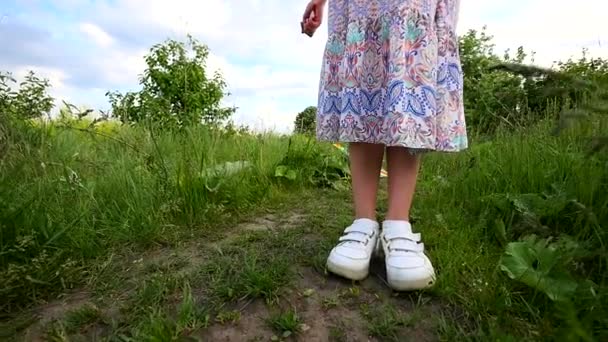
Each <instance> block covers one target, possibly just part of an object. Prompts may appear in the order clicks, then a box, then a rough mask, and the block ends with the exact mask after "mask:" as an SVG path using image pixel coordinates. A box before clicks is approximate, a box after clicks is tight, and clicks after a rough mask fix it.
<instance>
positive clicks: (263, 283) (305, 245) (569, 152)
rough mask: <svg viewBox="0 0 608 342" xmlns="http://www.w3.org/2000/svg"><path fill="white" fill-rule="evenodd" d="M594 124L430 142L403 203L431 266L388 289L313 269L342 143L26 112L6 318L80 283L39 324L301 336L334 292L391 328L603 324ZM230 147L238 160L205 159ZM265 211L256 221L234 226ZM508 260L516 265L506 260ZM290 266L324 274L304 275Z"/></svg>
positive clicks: (12, 160) (9, 240)
mask: <svg viewBox="0 0 608 342" xmlns="http://www.w3.org/2000/svg"><path fill="white" fill-rule="evenodd" d="M598 127H601V126H593V125H590V126H582V127H578V128H574V129H573V130H571V131H567V132H565V134H563V135H561V136H559V137H553V136H551V135H549V131H550V127H549V126H548V125H547V124H542V125H539V126H536V127H531V128H527V129H522V130H521V131H520V132H518V133H509V134H506V133H500V134H498V135H497V136H495V137H493V139H491V140H489V141H486V142H484V143H479V144H478V143H476V142H475V141H473V143H472V146H471V148H470V149H469V150H467V151H465V152H463V153H459V154H447V155H446V154H430V155H427V156H425V157H424V161H423V166H422V169H421V174H420V180H419V186H418V191H417V194H416V197H415V200H414V206H413V208H412V218H413V222H414V227H415V229H416V230H417V231H419V232H421V233H422V236H423V239H424V242H425V246H426V247H427V250H428V253H429V255H430V257H431V259H432V261H433V263H434V265H435V267H436V269H437V273H438V275H439V279H438V282H437V285H436V287H435V288H433V289H431V290H428V291H422V292H419V293H414V294H400V295H396V296H395V295H393V294H392V293H391V292H390V291H389V290H388V289H387V290H386V291H384V292H383V290H379V289H386V286H384V284H382V283H381V282H379V281H378V280H377V279H376V278H374V277H373V276H371V277H370V279H368V280H366V281H364V282H354V283H353V282H348V281H342V282H340V281H337V280H336V279H335V278H334V277H332V276H330V275H328V274H327V272H326V270H325V259H326V257H327V253H328V252H329V250H330V249H331V247H333V245H334V244H335V241H336V239H337V238H338V236H339V235H340V234H341V232H342V230H343V229H344V227H345V226H346V225H348V224H349V223H350V222H351V220H352V216H351V215H352V199H351V197H350V193H349V191H348V188H345V187H344V185H345V184H348V183H343V182H339V181H338V180H339V179H340V177H342V176H344V175H345V174H346V171H347V170H346V168H345V164H344V163H345V161H344V159H343V157H342V156H341V155H340V152H338V151H336V150H333V149H332V148H331V146H328V145H327V144H318V143H315V142H314V141H311V140H308V139H305V138H303V137H299V136H296V137H293V138H291V139H290V138H289V137H280V136H273V135H235V134H233V133H229V132H219V131H209V130H206V129H204V128H199V129H193V130H189V131H186V132H184V133H182V134H171V133H169V132H160V131H158V132H155V133H154V134H152V135H151V134H150V133H149V132H148V131H146V130H144V129H138V128H125V127H123V128H113V129H112V130H110V128H107V127H106V128H104V130H103V132H105V133H107V134H109V135H110V136H111V137H112V139H108V138H106V137H103V136H99V135H93V136H90V135H88V134H87V133H85V132H82V131H77V130H73V129H68V130H63V129H59V128H58V127H55V126H48V127H41V128H38V129H36V130H33V131H28V132H26V133H24V134H27V137H26V138H24V139H25V143H22V144H20V145H14V146H12V148H11V150H10V151H9V153H8V154H7V155H6V156H5V157H4V158H3V159H2V160H1V162H0V225H1V226H2V227H1V228H2V230H1V235H0V247H1V250H0V295H1V296H2V301H0V303H1V305H2V306H1V307H0V308H1V310H2V315H3V320H6V322H7V323H6V325H4V324H3V326H2V328H4V327H11V328H13V329H12V330H11V331H12V332H13V333H15V332H16V331H15V330H20V331H22V330H25V328H26V327H27V324H25V323H23V324H17V323H16V322H29V318H28V317H30V314H29V311H28V309H30V308H39V307H40V305H41V304H44V303H45V302H46V301H52V300H54V299H55V298H57V297H61V296H62V295H63V296H65V298H68V299H69V298H70V293H71V292H72V290H76V292H78V291H79V290H82V289H86V290H87V292H90V293H91V294H90V298H88V299H87V300H86V301H85V303H82V304H79V303H76V304H77V305H73V306H72V307H71V309H70V310H68V311H67V312H66V313H64V314H63V315H62V317H61V318H59V319H57V320H56V321H54V322H52V323H49V324H48V326H46V327H41V328H40V329H41V330H42V331H44V332H45V334H46V335H45V336H47V338H48V339H49V340H62V339H65V338H66V336H72V337H74V336H81V337H82V336H84V337H85V339H86V337H87V336H88V337H89V338H90V337H91V336H92V335H91V334H92V333H93V332H95V331H97V332H98V333H99V336H98V337H99V338H100V339H101V340H108V341H114V340H121V338H122V337H125V336H126V337H129V338H132V339H134V340H178V339H180V338H183V337H186V336H191V337H200V336H203V337H204V336H205V335H204V334H205V333H206V332H208V331H209V329H210V327H212V326H214V325H220V326H221V327H222V328H223V329H229V327H231V326H238V325H240V324H248V322H249V321H250V320H249V319H248V318H249V317H251V315H252V314H256V315H258V314H259V315H260V316H259V318H258V319H259V321H260V322H265V324H262V325H261V326H265V327H266V328H267V329H269V330H270V331H269V332H268V333H269V334H274V335H276V336H277V337H279V338H287V336H283V334H285V335H295V334H302V335H303V336H305V334H306V333H307V332H306V331H300V328H301V327H303V326H305V324H308V325H310V324H311V322H307V321H306V320H307V317H315V314H321V313H320V312H316V313H314V314H313V312H312V311H310V310H321V311H322V312H323V314H325V315H332V314H336V315H338V314H339V313H340V312H344V311H341V310H347V312H350V313H353V314H354V315H358V317H359V316H360V317H361V319H362V322H364V323H362V327H363V328H362V329H364V330H365V334H369V335H372V336H375V337H377V338H379V339H389V340H390V339H393V340H402V339H403V337H404V336H410V335H409V334H411V333H412V331H418V332H419V331H423V332H424V333H425V334H428V335H429V336H435V337H437V338H441V339H444V340H501V341H510V340H514V341H515V340H517V341H519V340H551V339H555V338H557V337H562V338H563V339H565V340H569V341H570V340H571V341H579V340H580V341H594V340H598V341H599V340H602V339H605V338H606V337H607V335H606V327H608V319H607V318H606V317H608V315H607V313H606V308H607V307H608V305H607V304H608V303H607V299H606V298H607V292H606V274H607V272H606V262H607V260H606V255H607V254H606V248H605V242H606V222H608V195H607V194H608V173H606V165H608V158H607V156H606V154H605V152H600V153H599V154H596V155H593V156H587V155H586V152H587V146H586V144H584V141H583V140H582V139H581V137H584V136H591V135H593V134H595V133H597V130H598V129H599V128H598ZM97 133H99V132H97ZM105 133H104V134H105ZM241 160H246V161H248V162H249V163H250V165H249V166H248V167H247V168H245V169H244V170H242V171H240V172H238V173H235V174H231V175H221V176H214V175H211V174H209V173H205V171H204V170H206V169H208V168H209V167H212V166H217V165H221V164H222V163H224V162H237V161H241ZM278 166H283V167H282V168H279V172H278V173H277V167H278ZM378 208H379V211H380V212H379V218H381V217H382V215H383V213H384V211H385V210H386V191H385V182H384V181H383V184H382V191H381V194H380V198H379V201H378ZM269 215H270V216H269ZM267 216H268V217H270V218H269V219H265V220H266V221H269V223H267V225H268V226H264V225H265V224H266V223H264V222H266V221H264V220H262V221H261V222H262V223H261V225H262V227H261V228H260V229H258V230H255V229H253V230H247V229H245V228H243V227H244V226H240V225H239V223H240V222H242V221H246V220H250V219H258V220H260V219H261V218H264V217H267ZM293 217H296V218H295V219H294V218H293ZM531 236H535V237H536V239H537V240H535V241H540V242H543V243H538V242H535V243H533V242H532V241H533V240H530V237H531ZM544 242H547V243H544ZM506 251H511V252H512V255H507V254H506V253H505V252H506ZM521 269H523V270H524V271H526V272H528V273H526V277H527V278H526V277H524V278H521V279H512V277H510V275H514V274H517V273H518V270H521ZM303 270H304V271H305V270H310V271H311V272H310V275H308V276H306V277H311V275H312V276H315V277H319V279H322V280H323V281H322V282H319V283H315V282H313V283H311V282H310V281H311V280H310V279H309V282H308V283H302V280H301V279H302V277H301V273H302V272H303ZM305 274H309V273H305ZM538 279H540V280H542V281H541V282H533V280H538ZM379 285H380V286H379ZM301 294H304V295H301ZM93 303H94V304H93ZM254 303H262V304H261V305H262V307H265V308H267V310H268V314H264V313H263V311H259V310H260V309H259V307H258V306H255V305H254ZM305 303H308V304H305ZM311 303H316V304H314V305H313V304H311ZM315 305H316V306H315ZM286 307H287V308H289V309H288V310H285V309H284V308H286ZM254 308H255V309H254ZM281 308H283V309H281ZM314 308H318V309H314ZM250 310H254V311H255V310H257V311H255V312H253V313H252V312H251V311H250ZM256 317H257V316H256ZM4 318H5V319H4ZM336 321H338V322H339V324H336V323H335V322H336ZM352 324H354V323H351V322H350V321H347V320H341V319H335V318H334V321H333V323H331V324H330V325H329V326H328V327H327V329H328V332H327V334H328V336H330V338H332V339H333V340H346V339H347V336H349V335H348V334H349V333H352V331H353V330H356V328H357V327H355V326H353V325H352ZM16 326H19V328H18V329H17V328H15V327H16ZM256 329H263V328H260V327H259V326H258V327H256ZM286 332H289V333H286ZM7 334H8V335H10V333H7ZM2 335H3V336H4V335H6V334H4V333H3V334H2ZM121 336H122V337H121ZM252 336H256V335H252ZM203 339H204V338H203Z"/></svg>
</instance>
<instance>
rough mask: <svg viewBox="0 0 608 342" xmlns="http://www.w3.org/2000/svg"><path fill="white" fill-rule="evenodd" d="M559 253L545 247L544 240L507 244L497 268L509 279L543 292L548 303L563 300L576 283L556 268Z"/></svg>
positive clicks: (568, 296)
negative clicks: (548, 299)
mask: <svg viewBox="0 0 608 342" xmlns="http://www.w3.org/2000/svg"><path fill="white" fill-rule="evenodd" d="M559 253H560V252H559V250H558V249H556V248H555V247H554V246H551V245H547V241H546V240H538V239H537V238H536V237H534V236H533V237H529V238H527V239H526V240H524V241H520V242H511V243H509V244H508V245H507V249H506V251H505V255H504V256H503V258H502V260H501V264H500V269H501V270H502V271H504V272H505V273H506V274H507V275H508V276H509V277H510V278H511V279H515V280H518V281H520V282H522V283H524V284H526V285H528V286H530V287H531V288H534V289H536V290H538V291H541V292H544V293H545V294H546V295H547V296H548V297H549V298H550V299H551V300H553V301H564V300H567V299H568V298H570V296H571V295H572V294H573V293H574V291H575V290H576V288H577V283H576V281H574V280H573V279H572V277H571V276H570V275H569V274H568V273H567V272H565V271H563V270H560V269H559V268H558V267H556V266H557V263H558V262H559V261H560V255H559Z"/></svg>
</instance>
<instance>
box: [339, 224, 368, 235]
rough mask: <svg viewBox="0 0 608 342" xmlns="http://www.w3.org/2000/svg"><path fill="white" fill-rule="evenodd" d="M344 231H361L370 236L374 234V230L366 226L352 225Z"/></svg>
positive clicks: (347, 232) (348, 232)
mask: <svg viewBox="0 0 608 342" xmlns="http://www.w3.org/2000/svg"><path fill="white" fill-rule="evenodd" d="M344 232H345V233H346V234H350V233H361V234H365V235H368V236H374V230H373V229H371V228H369V229H365V228H364V227H361V226H350V227H347V228H346V229H345V230H344Z"/></svg>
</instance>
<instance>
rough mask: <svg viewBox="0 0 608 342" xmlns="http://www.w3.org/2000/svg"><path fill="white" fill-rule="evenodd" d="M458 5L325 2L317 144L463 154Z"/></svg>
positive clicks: (414, 0) (454, 1)
mask: <svg viewBox="0 0 608 342" xmlns="http://www.w3.org/2000/svg"><path fill="white" fill-rule="evenodd" d="M459 2H460V1H459V0H329V4H328V7H329V11H328V12H329V13H328V29H329V35H328V40H327V42H326V47H325V52H324V55H323V65H322V70H321V80H320V84H319V97H318V106H317V108H318V109H317V110H318V112H317V138H318V139H319V140H321V141H332V142H346V143H349V142H367V143H379V144H384V145H387V146H404V147H407V148H409V149H411V150H412V151H430V150H434V151H450V152H454V151H460V150H462V149H465V148H466V147H467V144H468V142H467V133H466V125H465V116H464V108H463V92H462V89H463V87H462V82H463V77H462V70H461V65H460V57H459V54H458V40H457V35H456V23H457V20H458V10H459Z"/></svg>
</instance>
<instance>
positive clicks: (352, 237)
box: [339, 233, 369, 243]
mask: <svg viewBox="0 0 608 342" xmlns="http://www.w3.org/2000/svg"><path fill="white" fill-rule="evenodd" d="M339 241H341V242H342V241H353V242H361V243H367V242H368V241H369V238H368V237H367V235H363V234H353V233H348V234H346V235H342V236H340V239H339Z"/></svg>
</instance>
